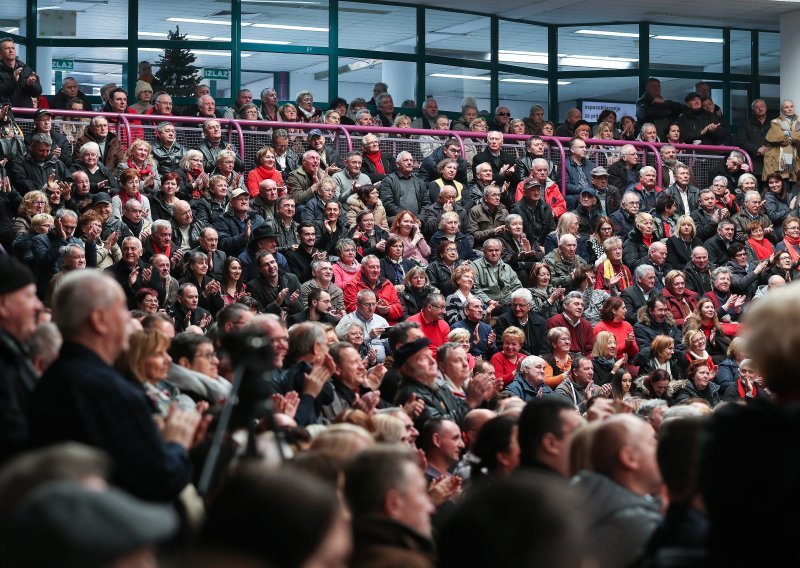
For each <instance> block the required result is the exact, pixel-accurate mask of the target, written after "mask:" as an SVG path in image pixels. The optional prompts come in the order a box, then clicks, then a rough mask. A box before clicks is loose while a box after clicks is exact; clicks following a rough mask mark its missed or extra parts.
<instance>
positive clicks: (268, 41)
mask: <svg viewBox="0 0 800 568" xmlns="http://www.w3.org/2000/svg"><path fill="white" fill-rule="evenodd" d="M211 39H212V40H216V39H217V38H215V37H212V38H211ZM242 42H246V43H263V44H264V45H291V43H292V42H290V41H281V40H277V39H247V38H242Z"/></svg>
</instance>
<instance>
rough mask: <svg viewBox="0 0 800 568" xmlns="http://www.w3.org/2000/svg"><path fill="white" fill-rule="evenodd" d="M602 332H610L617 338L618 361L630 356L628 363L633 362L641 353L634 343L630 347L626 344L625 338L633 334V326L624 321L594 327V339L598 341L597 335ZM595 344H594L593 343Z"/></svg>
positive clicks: (603, 323) (602, 322)
mask: <svg viewBox="0 0 800 568" xmlns="http://www.w3.org/2000/svg"><path fill="white" fill-rule="evenodd" d="M601 331H610V332H611V333H613V334H614V337H616V338H617V359H619V358H620V357H622V356H623V355H625V354H627V355H628V361H633V358H634V357H635V356H636V354H637V353H638V352H639V347H638V346H637V345H636V342H635V341H634V342H633V343H632V344H631V345H630V346H629V345H627V344H626V343H625V338H626V337H628V334H629V333H631V332H633V326H632V325H631V324H629V323H628V322H626V321H625V320H622V321H621V322H613V321H612V322H608V323H606V322H604V321H601V322H600V323H598V324H597V325H596V326H594V338H595V339H597V334H598V333H600V332H601ZM592 343H594V342H592Z"/></svg>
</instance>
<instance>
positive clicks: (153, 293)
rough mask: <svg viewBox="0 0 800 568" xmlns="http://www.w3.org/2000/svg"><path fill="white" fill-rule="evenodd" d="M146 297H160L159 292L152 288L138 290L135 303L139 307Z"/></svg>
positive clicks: (134, 298)
mask: <svg viewBox="0 0 800 568" xmlns="http://www.w3.org/2000/svg"><path fill="white" fill-rule="evenodd" d="M145 296H156V297H158V292H157V291H155V290H153V289H152V288H139V289H138V290H136V294H134V295H133V301H134V302H136V305H137V306H138V305H139V302H141V301H142V300H144V298H145Z"/></svg>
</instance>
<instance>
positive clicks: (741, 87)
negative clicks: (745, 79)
mask: <svg viewBox="0 0 800 568" xmlns="http://www.w3.org/2000/svg"><path fill="white" fill-rule="evenodd" d="M750 93H751V91H750V85H749V84H745V83H737V84H735V85H733V86H731V117H730V121H729V122H730V124H731V125H732V126H733V127H734V128H736V127H737V126H741V125H744V124H747V121H748V120H749V119H750V103H751V102H752V95H751V94H750ZM720 106H721V105H720Z"/></svg>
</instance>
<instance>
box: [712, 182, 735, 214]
mask: <svg viewBox="0 0 800 568" xmlns="http://www.w3.org/2000/svg"><path fill="white" fill-rule="evenodd" d="M711 191H713V192H714V203H715V205H716V207H717V209H726V210H727V211H728V214H730V215H736V213H738V212H739V205H738V204H737V203H736V196H735V195H734V194H733V193H731V190H730V189H729V188H728V178H726V177H725V176H716V177H715V178H714V179H713V180H712V182H711Z"/></svg>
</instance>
